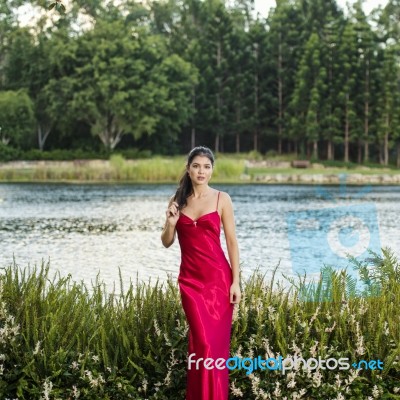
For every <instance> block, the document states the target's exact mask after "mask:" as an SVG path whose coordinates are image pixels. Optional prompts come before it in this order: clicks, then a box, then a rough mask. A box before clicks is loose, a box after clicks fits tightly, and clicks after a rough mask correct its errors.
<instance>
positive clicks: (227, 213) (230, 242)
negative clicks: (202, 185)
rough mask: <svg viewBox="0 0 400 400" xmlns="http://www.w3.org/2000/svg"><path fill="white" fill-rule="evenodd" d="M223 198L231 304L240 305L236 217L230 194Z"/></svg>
mask: <svg viewBox="0 0 400 400" xmlns="http://www.w3.org/2000/svg"><path fill="white" fill-rule="evenodd" d="M221 195H222V196H221V197H222V203H223V206H222V215H221V220H222V224H223V227H224V233H225V239H226V247H227V249H228V255H229V261H230V264H231V268H232V278H233V280H232V286H231V290H230V301H231V303H236V304H237V303H239V301H240V297H241V293H240V277H239V246H238V242H237V239H236V232H235V217H234V215H233V205H232V200H231V197H230V196H229V194H228V193H225V192H221Z"/></svg>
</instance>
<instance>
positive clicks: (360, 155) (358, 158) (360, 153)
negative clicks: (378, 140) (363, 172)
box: [357, 139, 362, 164]
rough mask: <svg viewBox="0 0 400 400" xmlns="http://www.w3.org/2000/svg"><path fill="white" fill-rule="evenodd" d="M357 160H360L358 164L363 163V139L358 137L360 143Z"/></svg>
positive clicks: (358, 144)
mask: <svg viewBox="0 0 400 400" xmlns="http://www.w3.org/2000/svg"><path fill="white" fill-rule="evenodd" d="M357 162H358V164H361V162H362V143H361V139H358V143H357Z"/></svg>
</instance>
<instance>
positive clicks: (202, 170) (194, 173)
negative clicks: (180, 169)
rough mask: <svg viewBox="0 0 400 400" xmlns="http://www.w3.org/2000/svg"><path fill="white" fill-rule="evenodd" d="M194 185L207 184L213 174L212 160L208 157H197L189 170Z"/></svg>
mask: <svg viewBox="0 0 400 400" xmlns="http://www.w3.org/2000/svg"><path fill="white" fill-rule="evenodd" d="M187 171H188V172H189V177H190V179H191V180H192V183H193V184H197V185H203V184H207V183H208V181H209V180H210V178H211V175H212V172H213V166H212V164H211V160H210V159H209V158H208V157H207V156H195V157H194V158H193V160H192V163H191V164H190V165H189V168H188V169H187Z"/></svg>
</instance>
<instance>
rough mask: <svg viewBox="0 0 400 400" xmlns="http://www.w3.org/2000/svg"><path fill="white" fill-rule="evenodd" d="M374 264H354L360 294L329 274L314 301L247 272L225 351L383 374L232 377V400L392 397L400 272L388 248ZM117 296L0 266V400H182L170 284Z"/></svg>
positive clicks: (179, 341)
mask: <svg viewBox="0 0 400 400" xmlns="http://www.w3.org/2000/svg"><path fill="white" fill-rule="evenodd" d="M373 263H374V268H372V269H366V268H364V269H363V266H362V265H359V266H358V267H359V268H360V269H361V272H362V274H361V276H362V277H363V279H364V281H365V282H368V283H369V286H368V287H367V292H366V293H364V295H363V296H356V293H355V292H354V287H352V285H351V282H350V285H349V280H348V279H347V280H346V276H345V274H339V273H335V272H334V271H329V270H325V271H324V273H323V274H321V279H320V282H319V285H317V286H316V287H314V289H313V292H312V293H311V291H310V290H311V288H310V287H308V286H306V285H305V284H300V285H297V284H296V283H295V282H293V283H292V286H291V287H290V288H289V289H283V288H282V287H280V286H279V285H278V286H276V285H275V284H274V283H273V282H269V281H266V279H265V278H264V277H263V275H261V274H260V273H257V272H255V273H254V275H253V276H252V277H251V278H250V279H249V280H247V281H246V282H243V288H242V289H243V299H242V301H241V303H240V305H239V306H238V307H237V308H236V310H235V314H234V324H233V330H232V343H231V355H232V356H234V355H237V356H239V357H257V356H261V357H262V358H265V359H266V358H268V357H275V358H277V357H278V355H283V356H284V357H285V356H286V355H292V356H294V355H298V356H299V357H303V358H305V359H307V358H309V357H316V358H318V356H320V357H321V358H322V359H324V358H325V359H327V358H330V357H335V358H340V357H348V358H349V359H350V362H354V361H359V360H361V359H365V360H372V359H379V360H381V361H382V362H383V363H384V368H383V370H355V369H354V368H351V369H350V370H339V369H335V370H329V369H317V370H312V371H307V370H302V369H301V368H300V369H298V370H293V371H287V372H286V374H282V372H281V371H269V370H265V371H260V370H256V371H254V372H253V373H252V374H250V375H246V373H245V371H244V370H234V371H231V373H230V379H231V390H230V399H231V400H232V399H284V398H286V399H315V400H321V399H338V400H339V399H360V400H361V399H362V400H365V399H369V398H371V399H399V398H400V364H399V355H400V345H399V343H400V316H399V312H398V310H399V309H400V285H399V283H400V265H399V262H398V260H397V259H395V258H394V257H393V256H392V254H391V253H390V252H389V251H388V250H385V252H384V255H383V257H382V258H379V257H375V258H374V259H373ZM121 282H122V280H121ZM346 282H347V284H346ZM296 285H297V286H296ZM89 289H90V290H89ZM349 289H350V290H349ZM121 292H122V295H121V296H116V295H114V294H113V293H108V292H107V291H106V290H105V288H104V286H103V285H102V284H101V282H100V281H98V282H97V283H96V284H95V285H94V286H93V287H92V288H87V287H86V286H85V285H84V284H82V283H80V284H78V283H75V282H74V281H73V280H72V279H71V277H66V278H61V277H60V276H57V275H56V276H54V277H51V276H50V275H49V265H42V266H41V267H40V268H38V269H35V268H33V269H31V270H28V269H22V268H19V267H18V266H17V265H15V264H13V265H10V266H8V267H6V268H4V270H3V271H2V272H1V275H0V371H1V380H0V398H18V399H30V400H32V399H40V398H45V399H57V398H58V399H77V398H79V399H113V400H117V399H121V400H122V399H124V400H125V399H138V400H139V399H141V400H144V399H149V400H150V399H151V400H154V399H163V400H181V399H183V398H184V390H185V370H186V350H187V339H186V338H187V330H188V327H187V324H186V321H185V317H184V315H183V312H182V308H181V304H180V296H179V291H178V287H177V284H176V282H172V281H169V282H167V283H166V284H164V285H158V284H155V285H152V286H149V285H148V284H143V283H138V285H137V288H136V289H134V286H133V285H131V286H130V287H125V288H122V287H121ZM299 294H301V295H299ZM305 294H307V295H305Z"/></svg>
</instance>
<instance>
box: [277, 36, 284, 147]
mask: <svg viewBox="0 0 400 400" xmlns="http://www.w3.org/2000/svg"><path fill="white" fill-rule="evenodd" d="M279 36H280V38H279V55H278V102H279V110H278V154H282V133H283V132H282V131H283V127H282V121H283V83H282V76H281V71H282V38H281V36H282V33H279Z"/></svg>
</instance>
